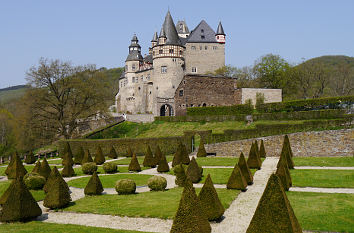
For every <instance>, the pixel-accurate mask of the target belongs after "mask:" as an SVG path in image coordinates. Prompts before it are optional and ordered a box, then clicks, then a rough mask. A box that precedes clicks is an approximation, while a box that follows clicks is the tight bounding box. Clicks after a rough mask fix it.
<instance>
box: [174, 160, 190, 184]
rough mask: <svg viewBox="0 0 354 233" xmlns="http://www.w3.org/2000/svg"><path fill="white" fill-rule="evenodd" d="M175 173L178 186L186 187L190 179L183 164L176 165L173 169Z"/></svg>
mask: <svg viewBox="0 0 354 233" xmlns="http://www.w3.org/2000/svg"><path fill="white" fill-rule="evenodd" d="M173 172H174V174H175V176H176V180H175V183H176V185H178V186H179V187H184V186H185V184H186V181H187V179H188V178H187V175H186V171H185V170H184V167H183V165H182V164H178V165H176V166H175V167H174V168H173Z"/></svg>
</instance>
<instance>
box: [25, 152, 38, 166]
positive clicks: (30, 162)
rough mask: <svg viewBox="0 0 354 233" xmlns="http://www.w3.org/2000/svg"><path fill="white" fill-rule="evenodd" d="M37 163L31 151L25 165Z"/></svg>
mask: <svg viewBox="0 0 354 233" xmlns="http://www.w3.org/2000/svg"><path fill="white" fill-rule="evenodd" d="M35 162H36V157H34V154H33V151H30V152H29V153H28V154H27V155H26V159H25V163H27V164H33V163H35Z"/></svg>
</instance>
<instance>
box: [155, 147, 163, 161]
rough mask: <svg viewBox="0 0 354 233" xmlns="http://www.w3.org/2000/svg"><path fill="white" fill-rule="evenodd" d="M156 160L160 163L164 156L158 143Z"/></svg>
mask: <svg viewBox="0 0 354 233" xmlns="http://www.w3.org/2000/svg"><path fill="white" fill-rule="evenodd" d="M154 158H155V162H156V164H159V163H160V160H161V158H162V152H161V149H160V146H159V145H156V147H155V156H154Z"/></svg>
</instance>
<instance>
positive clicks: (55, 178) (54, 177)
mask: <svg viewBox="0 0 354 233" xmlns="http://www.w3.org/2000/svg"><path fill="white" fill-rule="evenodd" d="M55 183H62V184H63V186H64V187H65V189H66V191H67V192H69V186H68V184H67V183H66V182H65V180H64V179H63V177H62V176H61V175H60V173H59V171H58V168H57V167H56V166H55V167H54V168H53V169H52V171H51V172H50V175H49V177H48V179H47V182H46V183H45V185H44V187H43V191H44V192H45V193H48V192H49V190H50V189H51V188H52V186H53V185H54V184H55Z"/></svg>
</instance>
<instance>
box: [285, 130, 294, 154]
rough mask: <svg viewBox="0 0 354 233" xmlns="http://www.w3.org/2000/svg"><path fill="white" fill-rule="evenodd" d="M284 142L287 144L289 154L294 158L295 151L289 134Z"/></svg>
mask: <svg viewBox="0 0 354 233" xmlns="http://www.w3.org/2000/svg"><path fill="white" fill-rule="evenodd" d="M284 142H286V144H287V145H288V149H289V154H290V157H291V158H292V157H293V156H294V154H293V151H292V149H291V145H290V140H289V136H288V135H287V134H286V135H285V136H284Z"/></svg>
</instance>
